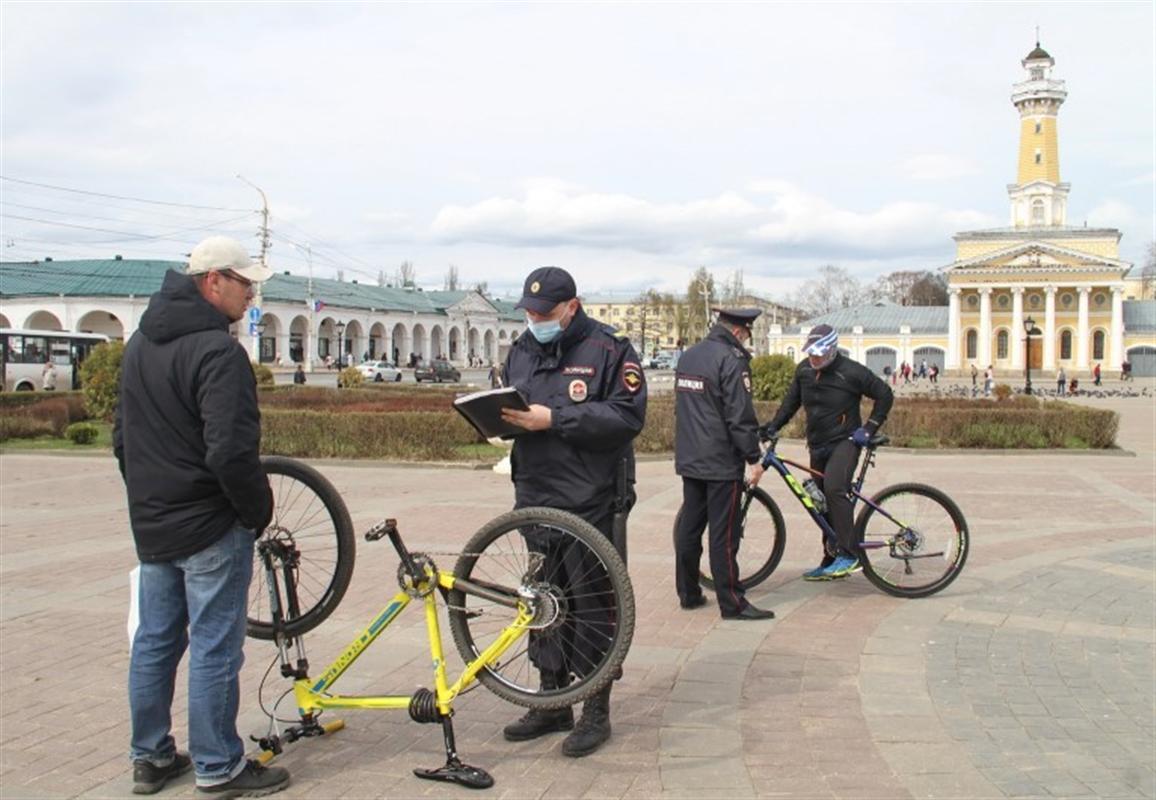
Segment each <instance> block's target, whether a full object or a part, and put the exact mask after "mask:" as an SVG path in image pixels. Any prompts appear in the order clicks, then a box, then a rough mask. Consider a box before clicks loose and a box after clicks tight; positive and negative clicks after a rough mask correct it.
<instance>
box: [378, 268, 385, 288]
mask: <svg viewBox="0 0 1156 800" xmlns="http://www.w3.org/2000/svg"><path fill="white" fill-rule="evenodd" d="M377 285H378V286H385V270H383V269H379V270H378V271H377Z"/></svg>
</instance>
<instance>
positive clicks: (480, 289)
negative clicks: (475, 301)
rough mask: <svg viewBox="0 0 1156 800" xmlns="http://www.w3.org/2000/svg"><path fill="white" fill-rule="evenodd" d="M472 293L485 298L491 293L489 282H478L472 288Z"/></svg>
mask: <svg viewBox="0 0 1156 800" xmlns="http://www.w3.org/2000/svg"><path fill="white" fill-rule="evenodd" d="M471 291H474V292H477V293H478V294H480V295H482V296H483V297H484V296H486V295H488V294H489V293H490V283H489V281H478V282H477V283H475V284H474V285H473V286H472V287H471Z"/></svg>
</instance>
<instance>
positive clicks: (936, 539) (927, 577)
mask: <svg viewBox="0 0 1156 800" xmlns="http://www.w3.org/2000/svg"><path fill="white" fill-rule="evenodd" d="M871 502H872V503H874V504H875V506H878V508H879V509H880V510H876V509H875V508H873V507H872V506H871V505H864V507H863V510H862V511H861V512H860V514H859V518H858V519H857V520H856V522H855V533H856V535H857V536H858V537H859V541H860V542H861V546H862V548H863V552H862V560H863V574H864V575H866V576H867V579H868V580H869V581H871V583H873V584H875V585H876V586H878V587H879V588H880V589H882V590H883V591H885V592H887V593H888V594H891V595H895V596H896V597H927V596H928V595H932V594H935V593H936V592H938V591H940V590H941V589H943V588H944V587H946V586H947V585H948V584H950V583H951V582H952V581H953V580H955V579H956V577H958V575H959V573H960V570H962V569H963V564H964V562H965V561H966V560H967V551H968V534H967V521H966V520H965V519H964V518H963V512H962V511H960V510H959V506H957V505H956V504H955V502H954V501H953V500H952V499H951V498H950V497H948V496H947V495H946V494H944V493H943V492H941V491H939V490H938V489H936V488H934V487H932V486H926V485H924V484H921V483H899V484H896V485H894V486H888V487H887V488H886V489H883V490H882V491H881V492H879V493H878V494H877V495H875V496H874V497H873V498H871Z"/></svg>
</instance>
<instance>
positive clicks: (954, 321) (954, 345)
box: [943, 289, 960, 369]
mask: <svg viewBox="0 0 1156 800" xmlns="http://www.w3.org/2000/svg"><path fill="white" fill-rule="evenodd" d="M943 366H944V369H959V368H960V358H959V289H948V290H947V363H946V364H944V365H943Z"/></svg>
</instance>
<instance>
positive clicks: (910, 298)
mask: <svg viewBox="0 0 1156 800" xmlns="http://www.w3.org/2000/svg"><path fill="white" fill-rule="evenodd" d="M868 292H869V294H870V299H871V300H874V301H878V300H890V301H891V302H892V303H896V304H898V305H901V306H942V305H947V284H946V282H945V281H944V280H943V278H942V277H941V276H939V275H937V274H936V273H934V272H929V271H927V270H897V271H896V272H889V273H888V274H886V275H881V276H880V277H879V278H877V279H876V280H875V283H874V284H872V285H871V288H870V289H869V290H868Z"/></svg>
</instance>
